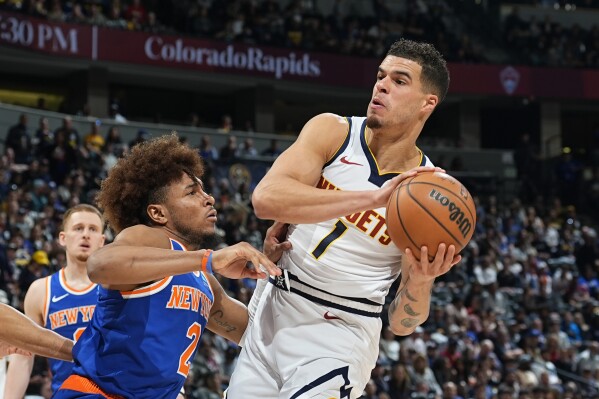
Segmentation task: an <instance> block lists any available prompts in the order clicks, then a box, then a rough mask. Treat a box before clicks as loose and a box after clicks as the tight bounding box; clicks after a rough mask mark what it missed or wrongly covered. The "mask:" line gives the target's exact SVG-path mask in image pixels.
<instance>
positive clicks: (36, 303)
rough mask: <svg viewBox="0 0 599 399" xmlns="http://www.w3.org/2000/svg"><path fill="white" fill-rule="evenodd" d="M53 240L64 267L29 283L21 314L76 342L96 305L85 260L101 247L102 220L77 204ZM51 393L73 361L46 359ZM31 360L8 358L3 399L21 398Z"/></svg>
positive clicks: (93, 210)
mask: <svg viewBox="0 0 599 399" xmlns="http://www.w3.org/2000/svg"><path fill="white" fill-rule="evenodd" d="M60 230H61V231H60V232H59V234H58V241H59V244H60V245H61V246H63V247H64V248H65V253H66V265H65V266H64V267H63V268H62V269H60V270H59V271H58V272H56V273H54V274H52V275H50V276H48V277H46V278H43V279H39V280H36V281H34V282H33V284H31V287H29V290H27V294H26V295H25V304H24V307H25V314H26V315H27V316H28V317H29V318H31V319H32V320H33V321H34V322H36V323H37V324H39V325H40V326H43V327H45V328H47V329H50V330H52V331H54V332H56V333H58V334H60V335H62V336H63V337H65V338H68V339H72V340H77V338H78V336H79V335H80V334H81V333H82V332H83V330H84V329H85V328H86V327H87V324H88V323H89V321H90V319H91V316H92V314H93V311H94V308H95V306H96V301H97V298H98V295H97V285H96V284H95V283H92V282H91V280H90V279H89V277H88V276H87V268H86V263H87V259H88V258H89V256H90V255H91V254H92V253H93V252H94V251H96V250H97V249H99V248H100V247H102V245H104V219H103V218H102V214H101V213H100V211H99V210H98V209H97V208H95V207H94V206H92V205H88V204H79V205H75V206H74V207H72V208H70V209H68V210H67V211H66V212H65V214H64V217H63V221H62V226H61V229H60ZM49 363H50V369H51V371H52V390H53V391H56V390H57V389H58V387H59V386H60V385H61V384H62V382H63V381H64V380H65V378H66V377H68V376H69V375H70V374H71V370H72V368H73V363H72V362H65V361H61V360H55V359H49ZM32 368H33V357H31V356H19V355H15V356H12V357H11V361H10V365H9V367H8V372H7V375H6V387H5V389H4V398H5V399H21V398H23V395H24V394H25V391H26V390H27V386H28V385H29V379H30V375H31V370H32Z"/></svg>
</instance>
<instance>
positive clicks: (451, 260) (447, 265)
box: [405, 244, 462, 284]
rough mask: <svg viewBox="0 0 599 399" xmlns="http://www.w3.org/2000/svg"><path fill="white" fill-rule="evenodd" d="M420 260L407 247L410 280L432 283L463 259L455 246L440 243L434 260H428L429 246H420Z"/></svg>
mask: <svg viewBox="0 0 599 399" xmlns="http://www.w3.org/2000/svg"><path fill="white" fill-rule="evenodd" d="M420 251H421V252H420V255H421V256H420V261H418V260H416V257H415V256H414V254H413V253H412V251H411V250H410V249H409V248H406V252H405V256H407V257H408V261H409V263H410V281H413V282H414V283H416V284H418V283H430V282H431V281H433V280H435V278H437V277H439V276H441V275H443V274H445V273H447V272H448V271H449V270H450V269H451V268H452V267H453V266H454V265H456V264H457V263H459V262H460V261H461V260H462V255H456V254H455V252H456V250H455V246H454V245H450V246H449V248H448V247H447V245H446V244H439V248H438V249H437V254H436V255H435V258H434V259H433V261H432V262H429V260H428V248H427V247H426V246H422V247H421V248H420Z"/></svg>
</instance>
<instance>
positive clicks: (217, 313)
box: [210, 309, 237, 332]
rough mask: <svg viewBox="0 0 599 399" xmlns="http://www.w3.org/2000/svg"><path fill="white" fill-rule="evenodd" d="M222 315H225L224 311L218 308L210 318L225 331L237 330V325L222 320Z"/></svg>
mask: <svg viewBox="0 0 599 399" xmlns="http://www.w3.org/2000/svg"><path fill="white" fill-rule="evenodd" d="M224 315H225V314H224V312H223V311H222V310H220V309H219V310H217V311H215V312H214V314H213V315H212V316H211V317H210V318H211V319H212V320H214V322H215V323H216V324H218V325H219V326H220V327H221V328H223V329H224V330H225V331H226V332H231V331H235V330H237V327H235V326H234V325H232V324H230V323H229V322H227V321H226V320H223V316H224Z"/></svg>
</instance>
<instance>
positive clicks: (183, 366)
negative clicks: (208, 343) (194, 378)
mask: <svg viewBox="0 0 599 399" xmlns="http://www.w3.org/2000/svg"><path fill="white" fill-rule="evenodd" d="M200 335H202V326H201V325H199V324H198V323H193V324H192V325H191V326H189V328H188V329H187V338H189V339H191V343H190V344H189V346H188V347H187V348H186V349H185V350H184V351H183V353H182V354H181V356H180V357H179V369H178V370H177V373H179V374H181V375H182V376H183V377H187V374H189V365H190V364H191V355H193V351H194V350H195V348H196V346H197V345H198V341H199V340H200Z"/></svg>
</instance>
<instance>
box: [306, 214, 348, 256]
mask: <svg viewBox="0 0 599 399" xmlns="http://www.w3.org/2000/svg"><path fill="white" fill-rule="evenodd" d="M346 231H347V226H346V225H345V224H344V223H343V222H342V221H341V220H338V221H337V223H335V227H333V230H331V232H330V233H329V234H327V235H326V236H325V237H324V238H323V239H322V240H321V241H320V242H319V243H318V245H317V246H316V248H314V251H312V256H314V257H315V258H316V259H318V258H320V257H321V256H322V254H324V253H325V251H326V250H327V248H329V246H330V245H331V244H332V243H333V242H334V241H335V240H337V239H338V238H339V237H341V236H342V235H343V233H345V232H346Z"/></svg>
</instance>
